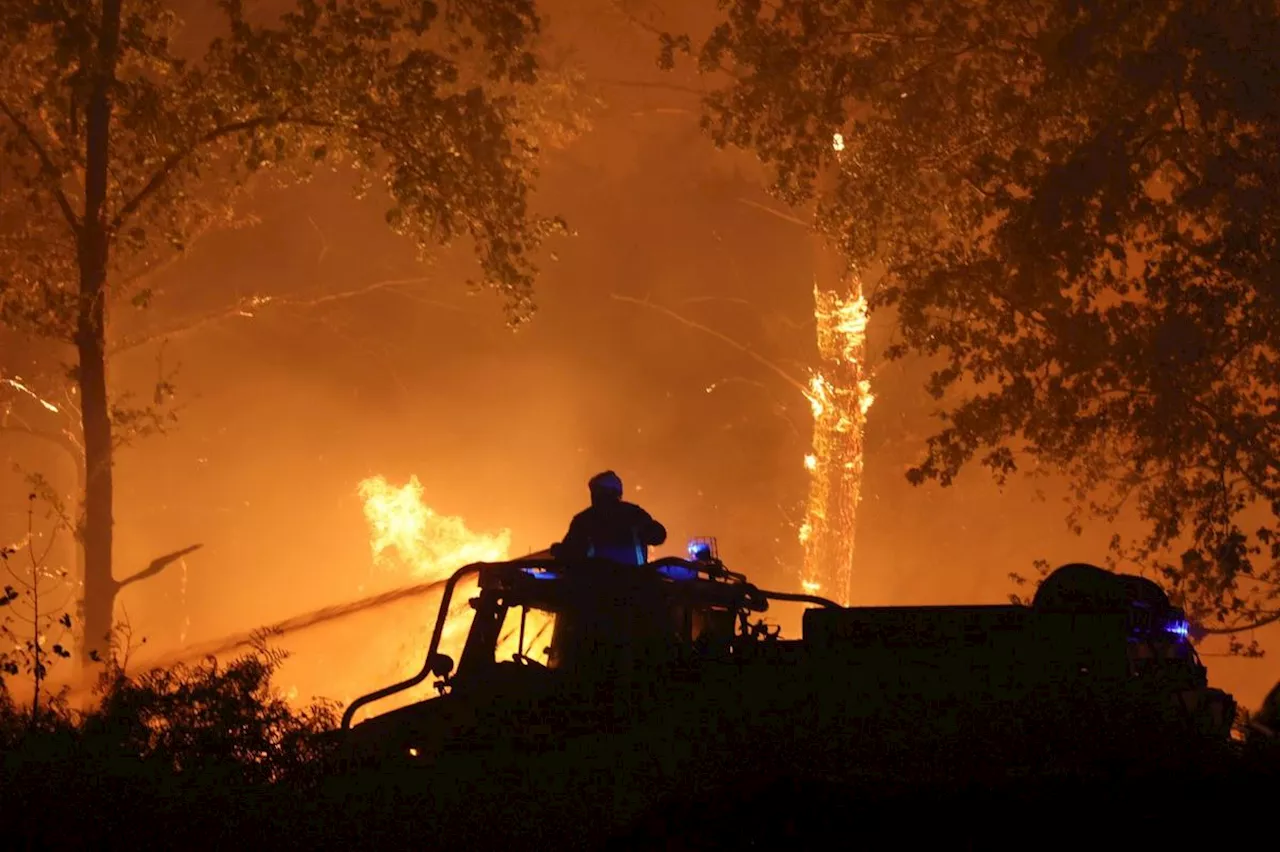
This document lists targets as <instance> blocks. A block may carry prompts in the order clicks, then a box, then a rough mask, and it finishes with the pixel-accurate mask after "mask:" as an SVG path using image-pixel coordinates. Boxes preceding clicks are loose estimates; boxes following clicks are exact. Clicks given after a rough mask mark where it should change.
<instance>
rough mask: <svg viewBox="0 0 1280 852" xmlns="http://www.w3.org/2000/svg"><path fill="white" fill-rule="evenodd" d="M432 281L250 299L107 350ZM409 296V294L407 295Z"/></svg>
mask: <svg viewBox="0 0 1280 852" xmlns="http://www.w3.org/2000/svg"><path fill="white" fill-rule="evenodd" d="M430 280H431V279H429V278H389V279H387V280H385V281H375V282H373V283H371V284H364V285H361V286H359V287H353V288H351V289H349V290H341V291H338V292H336V293H324V294H322V295H319V296H312V297H307V298H301V297H296V296H250V297H248V298H247V299H241V300H240V301H239V302H237V303H236V304H234V305H232V306H231V307H228V308H225V309H224V310H220V311H215V312H214V313H211V314H207V315H205V316H202V317H199V318H197V319H194V320H191V321H188V322H185V323H183V324H181V325H176V326H173V327H171V328H169V329H167V330H165V331H158V332H155V333H153V334H147V335H143V336H139V337H134V338H130V339H127V340H124V341H122V342H121V343H119V344H118V345H116V346H112V347H110V348H109V349H108V350H107V354H108V356H116V355H119V354H121V353H123V352H128V351H130V350H132V349H137V348H138V347H140V346H145V345H147V344H148V343H154V342H155V341H157V340H161V339H164V338H167V337H173V336H175V335H180V334H190V333H192V332H194V331H196V330H198V329H200V328H203V327H204V326H207V325H212V324H214V323H218V322H222V321H223V320H228V319H232V318H234V317H245V318H250V319H251V318H253V317H254V316H255V314H254V313H253V311H254V310H256V309H259V308H263V307H269V306H279V307H292V308H314V307H318V306H320V305H325V304H329V303H331V302H338V301H343V300H346V299H354V298H357V297H359V296H367V295H369V294H371V293H376V292H379V291H382V290H394V289H396V288H399V287H405V286H408V285H412V284H425V283H428V282H429V281H430ZM404 295H408V294H404ZM414 301H415V302H418V303H420V304H425V305H431V306H433V307H438V308H445V309H448V310H452V311H459V310H461V309H460V308H458V307H457V306H456V305H450V304H449V303H447V302H440V301H436V300H434V299H422V298H416V297H415V298H414Z"/></svg>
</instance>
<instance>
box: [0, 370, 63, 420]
mask: <svg viewBox="0 0 1280 852" xmlns="http://www.w3.org/2000/svg"><path fill="white" fill-rule="evenodd" d="M0 381H2V382H4V383H5V384H6V385H8V386H9V387H11V388H13V389H14V390H18V391H22V392H23V393H25V394H26V395H27V396H29V397H31V398H32V399H34V400H35V401H36V402H38V403H40V405H42V406H43V407H44V408H45V409H46V410H48V411H52V412H53V413H54V414H57V413H58V411H59V409H58V406H56V405H54V404H53V403H52V402H49V401H48V400H47V399H45V398H44V397H42V396H40V395H39V394H38V393H36V392H35V391H33V390H32V389H31V388H29V387H27V386H26V385H24V384H23V383H22V377H21V376H14V377H13V378H12V379H0Z"/></svg>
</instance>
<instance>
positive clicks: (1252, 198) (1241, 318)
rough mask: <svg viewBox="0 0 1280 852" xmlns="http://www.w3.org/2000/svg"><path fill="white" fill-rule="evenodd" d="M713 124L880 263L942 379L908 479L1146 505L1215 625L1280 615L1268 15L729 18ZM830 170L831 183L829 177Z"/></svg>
mask: <svg viewBox="0 0 1280 852" xmlns="http://www.w3.org/2000/svg"><path fill="white" fill-rule="evenodd" d="M726 7H727V8H726V11H725V13H724V16H723V19H722V21H721V23H720V24H719V25H718V26H717V27H716V28H715V30H714V31H713V32H712V33H711V34H710V35H709V37H707V38H706V39H705V40H704V41H702V42H701V43H700V44H697V45H695V44H694V43H693V41H692V39H690V38H689V37H688V36H665V37H664V44H663V46H662V51H661V53H662V61H663V62H664V63H666V64H667V65H668V66H669V65H670V64H671V63H672V62H673V61H674V56H675V54H676V53H677V52H678V51H688V52H690V53H695V54H696V55H697V57H698V61H699V62H700V67H701V68H702V69H703V70H705V71H706V72H708V73H709V74H714V75H724V76H720V77H719V78H718V79H719V83H718V84H717V85H718V88H717V89H716V90H715V91H714V93H713V94H711V95H710V96H709V97H708V98H707V99H706V100H705V103H704V107H705V112H704V118H703V126H704V128H705V130H706V131H707V132H708V133H709V134H710V136H711V137H712V138H713V139H714V140H715V142H716V143H717V144H719V145H729V146H740V147H743V148H747V149H750V150H752V151H754V152H755V153H757V154H758V155H759V156H760V157H761V158H762V160H764V161H765V162H766V163H767V164H768V165H769V166H770V167H771V169H772V171H773V176H774V184H773V190H774V192H775V193H776V194H777V195H778V197H780V198H782V199H785V200H786V201H788V202H790V203H792V204H796V205H800V204H805V203H809V202H811V201H814V200H815V199H816V201H817V204H818V206H817V213H816V224H817V225H818V227H819V228H820V229H821V230H822V231H823V232H824V233H826V234H827V235H829V236H830V237H831V238H832V239H833V240H835V241H836V242H837V243H838V244H839V245H840V246H841V247H842V249H843V251H844V253H845V255H846V256H847V257H848V258H849V259H850V260H851V261H852V262H854V263H856V264H857V265H859V266H861V267H863V268H866V267H869V266H873V265H878V266H879V267H881V268H882V269H883V270H884V271H885V277H884V279H883V281H882V283H881V284H880V285H879V286H878V287H877V288H876V290H875V292H874V293H873V294H872V296H871V306H872V308H873V310H874V309H877V308H878V309H882V310H883V309H885V308H892V309H893V310H894V312H895V313H896V318H897V324H898V325H897V328H898V334H897V337H896V339H895V341H894V343H893V345H892V346H891V347H890V349H889V352H888V355H889V356H890V357H894V358H901V357H903V356H906V355H907V354H909V353H917V354H923V355H925V356H930V357H934V358H937V359H938V368H937V369H936V371H935V372H934V373H933V375H932V378H931V380H930V382H929V384H928V389H929V391H930V392H931V393H932V394H933V395H934V397H935V398H937V399H940V400H944V403H945V404H944V408H943V410H942V411H941V412H940V414H941V417H942V419H943V423H944V425H943V426H942V427H941V428H940V430H939V431H937V433H936V434H934V435H933V436H932V437H931V438H929V440H928V450H927V454H926V455H925V456H924V459H923V461H921V462H920V463H919V464H918V465H917V466H916V467H915V468H914V469H913V470H912V471H911V472H910V478H911V480H912V481H913V482H917V483H918V482H922V481H924V480H926V479H936V480H938V481H940V482H941V483H942V484H949V483H950V482H951V480H952V478H953V477H954V476H955V475H956V473H957V472H958V471H959V470H960V469H961V468H962V467H964V466H966V465H967V464H969V463H971V462H973V461H978V462H979V463H981V464H982V465H985V466H986V467H989V468H990V469H991V470H992V471H993V472H994V474H995V476H996V477H998V478H999V479H1001V480H1003V479H1004V478H1005V477H1007V476H1008V475H1009V474H1011V473H1013V472H1014V471H1015V470H1016V469H1017V467H1018V465H1017V461H1019V460H1020V459H1027V458H1029V459H1032V460H1034V462H1035V464H1036V465H1037V466H1039V467H1041V468H1042V469H1053V470H1059V471H1064V472H1065V473H1066V474H1068V475H1069V477H1070V481H1071V482H1073V483H1074V508H1073V511H1072V514H1071V518H1070V521H1071V523H1073V524H1078V522H1079V520H1080V519H1081V518H1083V517H1084V516H1086V515H1091V516H1093V517H1100V518H1104V519H1108V520H1115V519H1118V518H1121V517H1125V513H1132V515H1133V516H1136V517H1137V518H1138V519H1140V520H1141V521H1142V522H1143V525H1142V530H1143V533H1142V534H1140V535H1138V536H1136V537H1135V538H1133V539H1132V540H1128V539H1121V538H1120V537H1116V538H1115V539H1113V541H1112V550H1113V553H1114V558H1115V559H1116V560H1122V559H1131V560H1136V561H1138V562H1140V563H1142V564H1145V565H1147V566H1153V567H1157V568H1159V570H1160V571H1161V572H1162V573H1163V576H1164V578H1165V580H1166V582H1167V584H1168V585H1169V586H1170V588H1171V589H1172V590H1173V591H1174V592H1175V593H1176V594H1178V595H1180V596H1181V598H1182V599H1183V600H1184V602H1185V603H1186V604H1187V606H1188V608H1189V609H1190V610H1191V611H1192V613H1193V614H1194V616H1195V617H1197V618H1199V619H1207V620H1213V621H1216V622H1217V623H1218V624H1219V625H1221V629H1222V630H1224V631H1230V630H1235V629H1242V628H1244V627H1247V626H1249V625H1251V624H1258V623H1260V622H1265V621H1268V620H1275V619H1277V618H1280V598H1278V597H1277V592H1280V568H1278V567H1277V566H1278V565H1280V408H1278V407H1277V398H1278V397H1280V371H1278V369H1277V362H1276V352H1277V351H1278V349H1280V301H1278V300H1277V298H1276V292H1277V283H1278V279H1277V277H1276V270H1277V269H1280V263H1278V261H1280V254H1278V252H1280V243H1278V242H1277V216H1278V215H1280V214H1278V212H1277V211H1280V63H1278V60H1277V56H1276V52H1275V51H1274V49H1273V48H1272V47H1270V45H1273V44H1274V43H1275V39H1276V38H1277V37H1280V20H1278V19H1277V9H1276V6H1275V4H1274V3H1271V2H1263V0H1221V1H1220V0H1149V1H1147V2H1122V0H1093V2H1083V0H1019V2H1008V3H992V2H987V0H837V2H821V3H819V2H813V0H778V2H775V3H768V4H761V3H759V2H752V0H740V1H739V2H731V3H728V4H726ZM819 176H822V180H821V181H819Z"/></svg>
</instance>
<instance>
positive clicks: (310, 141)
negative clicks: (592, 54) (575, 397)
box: [0, 0, 561, 646]
mask: <svg viewBox="0 0 1280 852" xmlns="http://www.w3.org/2000/svg"><path fill="white" fill-rule="evenodd" d="M247 6H248V4H245V3H244V2H242V0H216V2H214V3H213V4H212V5H211V9H212V11H213V12H214V13H215V14H214V17H213V19H212V20H209V21H203V22H202V23H203V24H204V25H205V29H204V33H205V35H201V34H200V33H197V34H196V38H195V42H194V44H192V43H191V41H190V40H187V41H181V40H180V39H178V34H179V33H180V25H181V21H180V20H179V18H178V16H177V15H176V14H175V13H174V11H173V7H172V5H171V4H170V3H167V2H165V0H99V2H93V3H84V2H72V0H0V152H3V158H2V159H0V327H3V328H6V329H9V330H16V331H18V332H20V333H23V334H25V335H29V336H35V337H40V338H43V339H44V340H46V341H55V342H57V343H60V344H68V345H70V346H71V347H74V349H75V353H76V356H77V360H76V364H75V367H74V369H73V370H72V372H71V375H72V378H73V381H74V384H75V385H76V389H77V394H76V398H75V406H74V408H76V409H77V411H76V413H77V414H78V415H79V418H80V421H81V429H80V435H79V436H76V439H77V440H80V441H81V442H82V448H83V459H84V465H83V470H82V473H83V480H84V482H83V488H84V494H85V499H84V513H83V522H82V524H81V526H80V530H79V532H80V535H81V539H82V541H83V544H84V557H85V566H84V570H85V592H84V603H85V607H86V612H85V617H84V630H85V631H86V634H85V636H86V639H87V640H88V642H89V643H90V644H97V645H99V646H101V645H102V643H105V641H106V636H107V634H108V632H109V630H110V628H111V623H112V601H113V599H114V595H115V592H116V591H118V589H119V588H120V586H121V585H122V583H127V582H129V580H128V579H126V580H124V581H118V580H116V579H115V578H114V576H113V573H112V567H111V559H112V553H111V551H112V532H111V530H112V517H111V516H112V504H113V482H112V472H111V469H112V463H113V454H114V451H115V449H116V447H117V445H118V444H119V442H120V441H121V439H122V438H127V437H129V435H130V434H132V433H134V432H136V431H138V429H139V427H142V429H143V430H144V431H145V430H146V428H148V424H152V425H154V424H155V423H157V422H161V421H160V420H158V419H157V418H158V415H157V412H156V407H157V406H144V407H141V408H135V407H133V406H131V405H130V404H129V403H128V401H127V400H126V399H125V397H124V395H122V394H120V393H118V392H115V391H114V389H111V392H109V382H108V377H107V340H108V325H109V319H110V314H111V310H112V309H113V308H116V307H120V306H127V305H129V304H132V305H134V306H136V307H144V306H146V304H147V303H148V302H149V300H150V298H151V293H150V291H149V290H148V289H147V288H146V286H145V274H146V273H147V272H148V271H151V270H154V269H156V268H157V267H158V266H159V265H161V264H163V263H165V262H166V261H167V260H168V259H171V258H172V257H174V256H176V255H178V254H180V253H181V252H182V251H183V250H184V249H185V248H186V247H187V246H188V245H189V244H190V243H191V242H192V240H193V239H195V238H197V237H198V236H199V235H200V234H201V233H204V232H205V231H207V230H208V229H210V228H212V227H216V226H218V225H219V224H220V223H225V222H228V221H231V219H232V217H233V215H234V214H235V211H236V209H237V201H238V200H239V197H240V195H241V193H242V191H243V189H244V188H245V187H246V186H247V185H248V183H249V180H250V179H251V178H253V177H255V176H259V177H262V178H265V179H267V180H274V181H278V182H280V183H283V184H289V183H292V182H295V181H298V180H303V179H306V178H307V177H308V176H309V175H310V174H312V173H313V172H314V171H315V170H316V169H317V168H319V167H335V168H337V167H349V168H350V170H351V171H353V172H354V174H355V175H357V176H358V184H357V189H358V190H359V191H360V192H365V191H367V190H369V189H370V188H372V187H373V186H375V185H376V184H379V183H381V184H382V185H383V187H384V188H385V190H386V193H387V196H388V197H389V199H390V207H389V209H388V210H387V213H386V220H387V223H388V225H389V226H390V227H391V228H393V229H394V230H396V231H397V232H399V233H401V234H404V235H405V236H407V237H409V238H411V239H413V240H414V241H416V243H417V244H418V245H419V246H420V247H422V248H424V249H427V248H430V247H435V246H438V245H441V244H448V243H449V242H450V241H451V240H453V239H454V238H455V237H466V238H469V239H470V241H471V242H472V243H473V244H474V249H475V254H476V257H477V259H478V261H479V266H480V275H479V276H477V278H478V282H477V283H481V282H482V283H485V284H488V285H489V286H491V287H493V288H495V289H496V290H498V291H499V292H500V293H501V294H503V295H504V296H505V303H506V305H507V307H508V309H509V311H510V317H511V318H512V319H513V320H521V319H524V318H526V317H527V316H528V315H529V312H530V310H531V309H532V283H533V279H534V275H535V273H536V268H535V264H534V262H533V258H532V257H531V254H532V250H533V249H534V248H535V247H536V246H537V245H538V243H539V242H540V241H541V240H542V239H543V238H544V237H546V236H548V235H549V234H551V233H552V232H554V231H557V230H559V229H560V227H561V224H560V223H559V221H558V220H555V219H547V218H540V217H538V216H536V215H534V214H533V213H532V212H531V210H530V208H529V203H528V195H529V192H530V186H531V182H532V180H533V178H534V176H535V175H536V168H535V166H536V159H537V155H538V143H539V137H540V135H551V133H553V132H554V130H555V128H554V127H553V124H554V122H553V121H551V120H550V119H549V117H548V116H547V115H546V114H545V109H543V107H545V104H540V103H539V102H538V100H537V98H536V97H531V95H530V92H531V91H533V90H534V89H535V88H536V84H537V82H538V63H537V59H536V56H535V52H534V50H535V46H536V44H535V43H536V39H537V38H538V34H539V30H540V23H539V19H538V17H537V15H536V13H535V6H534V2H533V0H467V2H460V3H444V4H437V3H435V2H432V1H431V0H282V2H280V3H277V4H275V5H274V8H272V9H260V10H254V11H253V12H251V11H250V9H249V8H248V7H247ZM548 131H550V132H551V133H548ZM8 378H10V377H8V376H4V375H0V381H3V380H6V379H8ZM162 385H165V383H164V381H163V380H162ZM16 387H17V386H16V385H13V384H12V383H9V384H8V387H7V389H6V393H8V392H9V391H12V390H13V389H15V388H16ZM19 390H20V389H19ZM170 390H171V388H168V387H167V385H165V386H163V387H158V388H157V392H156V401H157V405H161V404H163V403H164V402H165V398H166V397H167V395H168V392H169V391H170ZM0 401H2V400H0ZM45 407H46V408H47V407H49V406H48V405H46V406H45ZM6 408H7V404H6Z"/></svg>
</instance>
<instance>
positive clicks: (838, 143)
mask: <svg viewBox="0 0 1280 852" xmlns="http://www.w3.org/2000/svg"><path fill="white" fill-rule="evenodd" d="M831 148H832V150H835V151H843V150H844V134H842V133H837V134H835V135H834V136H832V137H831Z"/></svg>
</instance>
